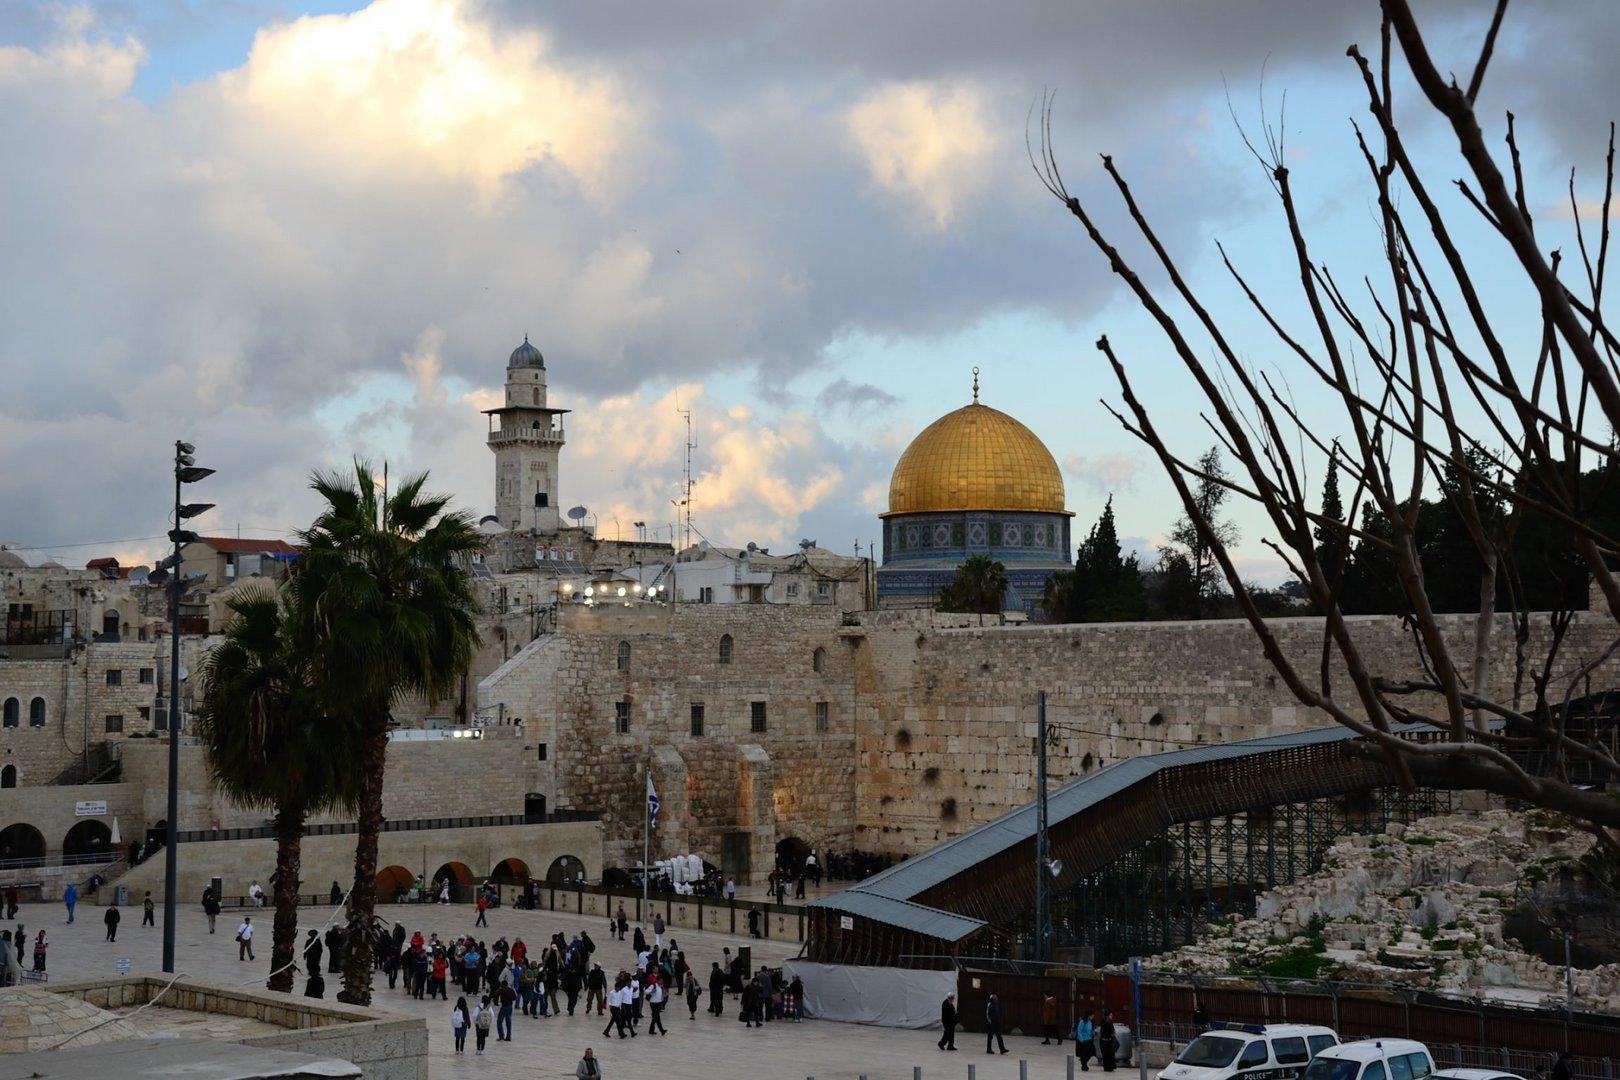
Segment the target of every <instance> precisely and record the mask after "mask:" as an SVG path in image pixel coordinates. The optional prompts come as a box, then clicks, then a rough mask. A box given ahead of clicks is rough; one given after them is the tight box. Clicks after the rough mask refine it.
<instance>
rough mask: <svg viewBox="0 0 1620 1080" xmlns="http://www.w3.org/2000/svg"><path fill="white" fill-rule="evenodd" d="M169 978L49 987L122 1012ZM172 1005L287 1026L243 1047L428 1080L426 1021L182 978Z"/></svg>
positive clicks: (372, 1075) (382, 1075) (369, 1076)
mask: <svg viewBox="0 0 1620 1080" xmlns="http://www.w3.org/2000/svg"><path fill="white" fill-rule="evenodd" d="M166 982H168V980H167V979H160V978H153V977H149V976H139V975H125V976H119V977H113V978H101V979H84V980H78V981H73V982H63V983H52V984H51V987H50V989H51V991H52V992H54V993H57V994H63V995H66V996H69V997H76V998H79V999H80V1000H83V1001H86V1002H88V1003H90V1004H91V1005H95V1006H97V1007H98V1008H103V1009H107V1010H110V1011H113V1012H117V1011H119V1010H121V1009H129V1008H133V1007H135V1006H138V1005H145V1004H146V1003H147V1002H149V1001H151V1000H152V999H153V998H155V997H156V996H157V995H158V993H159V992H160V991H162V990H163V988H164V985H165V983H166ZM163 1005H164V1006H165V1007H167V1008H175V1009H186V1010H190V1011H193V1012H201V1013H212V1014H214V1015H217V1016H240V1017H245V1018H248V1019H252V1020H258V1021H261V1022H263V1023H266V1024H274V1025H276V1026H277V1027H282V1028H286V1029H287V1030H286V1031H284V1032H277V1033H273V1034H270V1035H252V1036H249V1037H247V1038H243V1039H237V1040H234V1041H236V1042H239V1043H241V1044H242V1045H243V1046H257V1047H263V1048H266V1049H272V1050H291V1051H295V1052H298V1053H305V1054H313V1055H316V1056H318V1057H323V1058H325V1057H331V1058H339V1059H341V1060H344V1061H351V1062H353V1063H354V1064H356V1065H358V1066H360V1069H361V1072H362V1075H363V1076H364V1077H365V1078H366V1080H427V1077H428V1032H427V1021H425V1020H423V1019H421V1018H420V1017H414V1016H400V1015H398V1014H395V1013H388V1012H384V1011H382V1010H381V1009H372V1008H362V1007H360V1006H357V1005H345V1004H343V1003H342V1002H337V1001H313V1000H311V999H309V998H297V997H288V996H287V995H285V994H272V993H270V992H269V991H266V990H249V989H245V988H242V987H237V986H220V985H216V984H212V983H202V982H197V981H194V980H191V979H184V978H182V979H179V980H176V981H175V982H174V985H173V986H172V987H170V988H169V990H168V992H167V993H165V994H164V995H163Z"/></svg>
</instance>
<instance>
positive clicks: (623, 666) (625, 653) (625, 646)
mask: <svg viewBox="0 0 1620 1080" xmlns="http://www.w3.org/2000/svg"><path fill="white" fill-rule="evenodd" d="M619 670H620V671H629V670H630V643H629V642H628V641H621V642H619Z"/></svg>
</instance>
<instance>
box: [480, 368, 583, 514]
mask: <svg viewBox="0 0 1620 1080" xmlns="http://www.w3.org/2000/svg"><path fill="white" fill-rule="evenodd" d="M566 412H568V410H567V409H551V408H547V407H546V361H545V358H544V357H542V356H541V355H540V350H539V349H537V348H535V347H534V346H533V345H530V344H529V339H528V337H527V336H525V337H524V338H523V344H522V345H519V346H518V347H517V348H516V349H514V350H513V351H512V356H511V359H509V360H507V362H506V402H505V404H503V405H502V406H501V407H500V408H499V409H485V410H484V415H486V416H488V417H489V418H490V421H489V440H488V442H489V448H490V449H491V450H493V451H494V452H495V514H496V516H497V517H499V518H500V520H501V525H503V526H504V527H506V528H508V529H514V530H519V529H521V530H525V531H529V532H541V533H543V532H555V531H556V530H557V528H558V527H559V525H560V519H559V518H558V516H557V487H558V484H557V480H558V477H557V457H558V454H559V452H560V451H561V450H562V446H563V426H562V416H563V414H564V413H566ZM497 417H499V420H498V421H497V419H496V418H497Z"/></svg>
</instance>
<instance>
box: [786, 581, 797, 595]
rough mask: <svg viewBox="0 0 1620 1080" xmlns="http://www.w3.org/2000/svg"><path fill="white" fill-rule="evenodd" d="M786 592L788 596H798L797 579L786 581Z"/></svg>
mask: <svg viewBox="0 0 1620 1080" xmlns="http://www.w3.org/2000/svg"><path fill="white" fill-rule="evenodd" d="M787 594H788V595H789V596H798V595H799V583H798V582H797V581H790V582H788V585H787Z"/></svg>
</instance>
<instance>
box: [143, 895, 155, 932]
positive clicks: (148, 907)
mask: <svg viewBox="0 0 1620 1080" xmlns="http://www.w3.org/2000/svg"><path fill="white" fill-rule="evenodd" d="M141 925H142V926H156V925H157V906H156V905H155V904H153V903H152V890H150V889H148V890H146V899H145V900H142V901H141Z"/></svg>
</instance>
